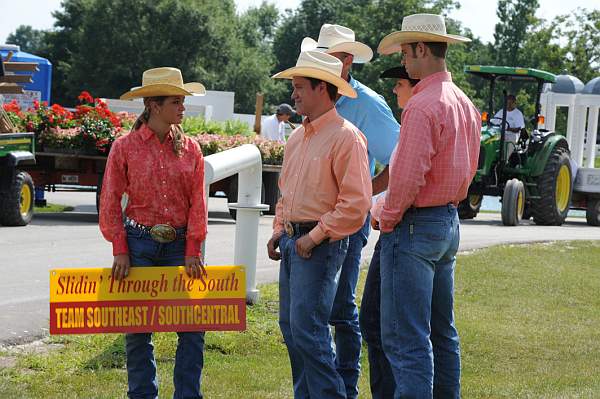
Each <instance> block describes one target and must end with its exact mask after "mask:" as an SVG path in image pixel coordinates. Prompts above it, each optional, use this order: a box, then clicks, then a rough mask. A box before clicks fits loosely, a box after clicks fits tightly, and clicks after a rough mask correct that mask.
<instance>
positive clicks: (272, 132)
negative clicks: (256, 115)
mask: <svg viewBox="0 0 600 399" xmlns="http://www.w3.org/2000/svg"><path fill="white" fill-rule="evenodd" d="M294 114H295V112H294V109H293V108H292V107H291V106H290V105H288V104H280V105H279V107H277V111H276V112H275V114H273V115H271V116H269V117H266V118H265V120H264V121H263V122H262V124H261V128H260V135H261V136H262V137H264V138H265V139H267V140H273V141H279V142H280V143H284V142H285V124H286V123H289V120H290V118H291V117H292V116H293V115H294Z"/></svg>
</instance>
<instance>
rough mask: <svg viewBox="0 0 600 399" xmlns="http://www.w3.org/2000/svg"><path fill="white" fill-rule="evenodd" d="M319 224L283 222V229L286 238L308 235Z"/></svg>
mask: <svg viewBox="0 0 600 399" xmlns="http://www.w3.org/2000/svg"><path fill="white" fill-rule="evenodd" d="M317 224H319V222H285V223H284V224H283V227H284V228H285V232H286V234H287V235H288V236H290V237H292V236H294V235H300V236H301V235H304V234H308V233H309V232H310V231H311V230H312V229H314V228H315V227H316V226H317Z"/></svg>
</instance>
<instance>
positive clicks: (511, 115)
mask: <svg viewBox="0 0 600 399" xmlns="http://www.w3.org/2000/svg"><path fill="white" fill-rule="evenodd" d="M503 112H504V109H501V110H500V111H498V112H496V115H494V118H493V123H494V124H496V125H500V124H501V123H502V113H503ZM506 122H507V127H506V132H505V133H504V141H505V142H507V143H510V145H508V146H507V152H506V159H509V158H510V155H511V154H512V153H513V152H514V150H515V148H516V145H517V142H518V141H519V137H520V136H521V130H523V129H524V128H525V118H523V113H522V112H521V111H520V110H519V109H518V108H517V98H516V97H515V96H514V94H509V95H508V96H506Z"/></svg>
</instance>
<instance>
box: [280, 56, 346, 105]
mask: <svg viewBox="0 0 600 399" xmlns="http://www.w3.org/2000/svg"><path fill="white" fill-rule="evenodd" d="M295 76H300V77H305V78H315V79H320V80H323V81H325V82H329V83H331V84H332V85H334V86H336V87H337V88H338V93H339V94H341V95H343V96H346V97H350V98H356V92H355V91H354V89H353V88H352V86H350V84H349V83H348V82H346V81H345V80H344V79H342V77H341V76H342V62H341V61H340V60H338V59H337V58H335V57H334V56H332V55H329V54H325V53H322V52H320V51H303V52H301V53H300V56H299V57H298V61H296V66H295V67H291V68H288V69H286V70H285V71H282V72H278V73H276V74H275V75H273V79H292V78H294V77H295Z"/></svg>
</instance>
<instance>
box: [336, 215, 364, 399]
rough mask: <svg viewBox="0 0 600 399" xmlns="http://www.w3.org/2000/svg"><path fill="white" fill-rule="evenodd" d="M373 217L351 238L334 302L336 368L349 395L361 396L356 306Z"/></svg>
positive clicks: (359, 340) (348, 396)
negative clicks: (361, 270) (359, 389)
mask: <svg viewBox="0 0 600 399" xmlns="http://www.w3.org/2000/svg"><path fill="white" fill-rule="evenodd" d="M370 231H371V218H370V217H367V220H366V221H365V224H364V225H363V226H362V227H361V228H360V230H358V231H357V232H356V233H354V234H352V235H351V236H350V237H349V238H348V252H347V253H346V258H345V259H344V263H342V271H341V272H340V280H339V283H338V288H337V292H336V294H335V299H334V301H333V308H332V310H331V316H330V317H329V324H331V325H332V326H334V327H335V336H334V339H335V368H336V369H337V371H338V373H339V374H340V375H341V376H342V379H343V380H344V385H345V386H346V397H347V398H348V399H355V398H357V397H358V377H359V374H360V346H361V339H360V326H359V323H358V307H357V306H356V284H357V283H358V274H359V271H360V253H361V252H362V249H363V247H364V246H365V245H367V240H368V239H369V233H370Z"/></svg>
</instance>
